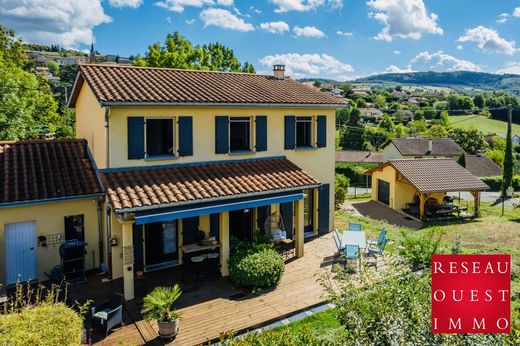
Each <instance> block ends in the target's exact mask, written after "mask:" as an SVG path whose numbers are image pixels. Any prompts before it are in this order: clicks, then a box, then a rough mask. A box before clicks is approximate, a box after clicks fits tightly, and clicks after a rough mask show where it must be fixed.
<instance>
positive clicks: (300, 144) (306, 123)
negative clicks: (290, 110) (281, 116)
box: [296, 117, 313, 148]
mask: <svg viewBox="0 0 520 346" xmlns="http://www.w3.org/2000/svg"><path fill="white" fill-rule="evenodd" d="M312 146H313V145H312V117H296V147H297V148H304V147H312Z"/></svg>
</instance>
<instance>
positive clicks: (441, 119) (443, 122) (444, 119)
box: [439, 111, 450, 126]
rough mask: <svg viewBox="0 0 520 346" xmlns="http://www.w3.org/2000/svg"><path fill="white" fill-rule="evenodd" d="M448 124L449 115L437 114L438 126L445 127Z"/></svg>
mask: <svg viewBox="0 0 520 346" xmlns="http://www.w3.org/2000/svg"><path fill="white" fill-rule="evenodd" d="M449 122H450V115H449V114H448V112H446V111H442V112H441V114H439V124H441V125H444V126H447V125H448V124H449Z"/></svg>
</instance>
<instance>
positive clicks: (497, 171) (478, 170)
mask: <svg viewBox="0 0 520 346" xmlns="http://www.w3.org/2000/svg"><path fill="white" fill-rule="evenodd" d="M466 169H467V170H468V171H470V172H471V173H473V174H474V175H476V176H477V177H493V176H497V175H502V168H500V166H499V165H497V164H496V163H494V162H493V161H491V160H490V159H489V158H488V157H487V156H484V155H466Z"/></svg>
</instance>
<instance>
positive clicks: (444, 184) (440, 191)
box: [366, 158, 489, 218]
mask: <svg viewBox="0 0 520 346" xmlns="http://www.w3.org/2000/svg"><path fill="white" fill-rule="evenodd" d="M366 174H368V175H370V176H371V178H372V200H373V201H377V202H379V203H382V204H384V205H386V206H388V207H390V208H391V209H395V210H398V211H401V210H405V209H410V208H411V206H412V205H416V206H417V208H418V216H419V217H420V218H423V217H424V216H425V213H426V212H427V211H428V210H425V209H426V207H427V206H426V204H427V203H428V202H431V204H433V205H442V204H443V199H444V196H445V195H446V193H448V192H456V191H469V192H471V193H472V195H473V197H474V202H475V203H474V208H475V211H476V210H478V205H479V202H478V199H479V192H480V191H483V190H487V189H489V186H488V185H486V184H485V183H484V182H483V181H482V180H480V179H479V178H478V177H476V176H475V175H473V174H472V173H471V172H469V171H468V170H467V169H465V168H464V167H462V166H461V165H459V164H458V163H457V162H456V161H454V160H453V159H451V158H418V159H397V160H389V161H387V162H385V163H383V164H381V165H379V166H377V167H375V168H372V169H370V170H368V171H367V172H366ZM447 212H449V210H447Z"/></svg>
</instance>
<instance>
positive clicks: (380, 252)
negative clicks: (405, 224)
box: [367, 237, 388, 257]
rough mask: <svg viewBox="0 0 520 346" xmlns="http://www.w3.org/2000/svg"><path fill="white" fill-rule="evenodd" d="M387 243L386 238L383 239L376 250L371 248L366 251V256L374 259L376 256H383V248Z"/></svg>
mask: <svg viewBox="0 0 520 346" xmlns="http://www.w3.org/2000/svg"><path fill="white" fill-rule="evenodd" d="M387 242H388V238H386V237H385V238H383V241H382V242H381V244H379V247H377V248H374V247H371V248H369V249H368V253H367V256H373V257H376V256H377V255H381V256H384V255H385V254H384V251H385V247H386V243H387Z"/></svg>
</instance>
